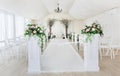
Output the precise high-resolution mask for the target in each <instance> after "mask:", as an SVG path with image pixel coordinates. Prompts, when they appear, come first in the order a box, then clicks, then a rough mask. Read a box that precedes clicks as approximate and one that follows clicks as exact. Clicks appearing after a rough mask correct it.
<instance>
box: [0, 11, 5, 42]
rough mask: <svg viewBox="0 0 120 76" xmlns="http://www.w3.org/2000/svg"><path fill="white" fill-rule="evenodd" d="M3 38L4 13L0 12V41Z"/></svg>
mask: <svg viewBox="0 0 120 76" xmlns="http://www.w3.org/2000/svg"><path fill="white" fill-rule="evenodd" d="M4 40H5V14H4V13H3V12H0V41H4Z"/></svg>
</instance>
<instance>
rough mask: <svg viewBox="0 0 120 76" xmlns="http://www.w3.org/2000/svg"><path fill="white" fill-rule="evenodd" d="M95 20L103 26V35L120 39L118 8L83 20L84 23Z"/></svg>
mask: <svg viewBox="0 0 120 76" xmlns="http://www.w3.org/2000/svg"><path fill="white" fill-rule="evenodd" d="M95 21H97V22H98V23H99V24H101V26H102V27H103V32H104V36H107V37H111V38H112V39H114V40H119V41H120V8H116V9H113V10H110V11H107V12H105V13H102V14H100V15H97V16H95V17H92V18H89V19H87V20H85V21H84V25H85V24H88V25H89V24H91V23H93V22H95Z"/></svg>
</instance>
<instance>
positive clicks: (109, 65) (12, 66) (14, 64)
mask: <svg viewBox="0 0 120 76" xmlns="http://www.w3.org/2000/svg"><path fill="white" fill-rule="evenodd" d="M58 66H59V65H58ZM0 76H120V55H119V56H116V58H115V59H113V60H111V59H110V57H103V60H101V61H100V71H99V72H70V73H42V74H28V73H27V59H26V58H25V57H23V58H21V59H19V60H15V61H14V60H13V61H10V62H8V63H6V64H1V65H0Z"/></svg>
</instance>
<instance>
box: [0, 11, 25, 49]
mask: <svg viewBox="0 0 120 76" xmlns="http://www.w3.org/2000/svg"><path fill="white" fill-rule="evenodd" d="M24 22H25V20H24V18H23V17H21V16H18V15H14V14H11V13H8V12H6V11H4V10H0V47H2V46H5V45H6V44H7V43H6V42H7V41H8V40H9V39H10V40H11V39H13V40H14V39H16V37H20V36H23V34H24V28H25V23H24Z"/></svg>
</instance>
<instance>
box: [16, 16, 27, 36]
mask: <svg viewBox="0 0 120 76" xmlns="http://www.w3.org/2000/svg"><path fill="white" fill-rule="evenodd" d="M24 27H25V23H24V18H23V17H21V16H15V29H16V37H20V36H23V34H24Z"/></svg>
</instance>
